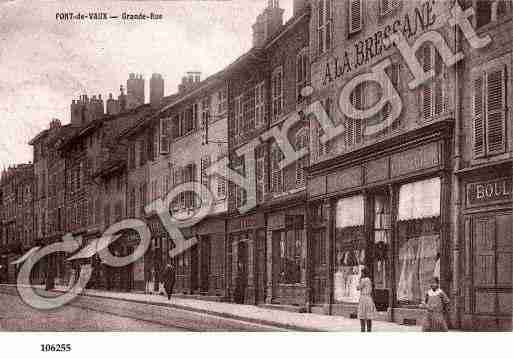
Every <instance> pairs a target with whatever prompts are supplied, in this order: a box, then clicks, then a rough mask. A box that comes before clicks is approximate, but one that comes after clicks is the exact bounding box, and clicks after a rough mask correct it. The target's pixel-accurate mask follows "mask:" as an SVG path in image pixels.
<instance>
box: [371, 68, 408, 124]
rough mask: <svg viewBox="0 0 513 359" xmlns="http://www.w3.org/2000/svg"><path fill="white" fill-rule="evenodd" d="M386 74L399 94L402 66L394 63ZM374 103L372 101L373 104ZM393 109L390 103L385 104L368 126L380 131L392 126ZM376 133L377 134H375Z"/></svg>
mask: <svg viewBox="0 0 513 359" xmlns="http://www.w3.org/2000/svg"><path fill="white" fill-rule="evenodd" d="M385 72H386V74H387V75H388V77H389V78H390V82H391V83H392V85H393V86H394V88H395V89H396V90H397V91H398V92H399V91H400V88H399V86H400V73H401V65H400V64H398V63H394V64H392V65H390V66H389V67H388V68H387V69H386V70H385ZM383 96H385V97H386V96H387V94H384V95H383ZM372 102H373V101H371V103H372ZM391 110H392V107H391V105H390V103H387V104H385V106H384V107H383V109H382V110H381V111H379V112H378V113H377V114H376V115H375V116H374V117H373V118H371V119H370V120H369V121H368V122H367V125H368V126H373V127H378V128H379V130H378V131H382V130H384V129H387V128H389V126H390V125H391V124H389V123H388V122H389V121H390V114H391ZM374 133H375V132H374Z"/></svg>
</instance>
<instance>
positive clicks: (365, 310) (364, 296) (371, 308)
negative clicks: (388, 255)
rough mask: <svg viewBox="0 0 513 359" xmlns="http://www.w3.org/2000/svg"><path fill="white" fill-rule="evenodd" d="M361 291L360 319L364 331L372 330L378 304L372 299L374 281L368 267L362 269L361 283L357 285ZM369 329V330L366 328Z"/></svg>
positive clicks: (359, 303)
mask: <svg viewBox="0 0 513 359" xmlns="http://www.w3.org/2000/svg"><path fill="white" fill-rule="evenodd" d="M356 289H357V290H359V291H360V300H359V302H358V319H360V327H361V331H362V332H365V331H367V332H371V331H372V320H373V319H374V316H375V314H376V306H375V304H374V300H373V299H372V281H371V279H370V277H369V270H368V269H367V267H365V268H363V269H362V275H361V277H360V283H359V284H358V286H357V287H356ZM365 329H367V330H365Z"/></svg>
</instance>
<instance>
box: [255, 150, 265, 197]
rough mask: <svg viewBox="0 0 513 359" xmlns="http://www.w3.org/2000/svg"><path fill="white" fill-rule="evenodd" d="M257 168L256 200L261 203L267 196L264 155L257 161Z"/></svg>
mask: <svg viewBox="0 0 513 359" xmlns="http://www.w3.org/2000/svg"><path fill="white" fill-rule="evenodd" d="M255 166H256V167H255V177H256V200H257V202H258V203H260V202H262V201H263V200H264V195H265V157H264V156H263V155H262V156H260V157H258V158H257V159H256V164H255Z"/></svg>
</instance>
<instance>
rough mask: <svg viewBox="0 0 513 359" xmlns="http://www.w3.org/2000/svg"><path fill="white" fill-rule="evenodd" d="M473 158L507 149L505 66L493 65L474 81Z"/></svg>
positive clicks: (475, 76)
mask: <svg viewBox="0 0 513 359" xmlns="http://www.w3.org/2000/svg"><path fill="white" fill-rule="evenodd" d="M473 147H474V157H476V158H479V157H484V156H487V155H488V156H491V155H496V154H501V153H504V151H505V150H506V67H505V66H504V65H499V66H494V67H491V68H489V69H487V70H486V71H484V72H482V73H479V74H476V75H474V79H473Z"/></svg>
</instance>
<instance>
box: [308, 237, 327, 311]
mask: <svg viewBox="0 0 513 359" xmlns="http://www.w3.org/2000/svg"><path fill="white" fill-rule="evenodd" d="M312 256H313V268H312V302H313V303H315V304H320V303H326V297H325V293H326V284H327V279H328V278H327V266H326V231H325V229H320V230H316V231H314V232H313V244H312Z"/></svg>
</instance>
